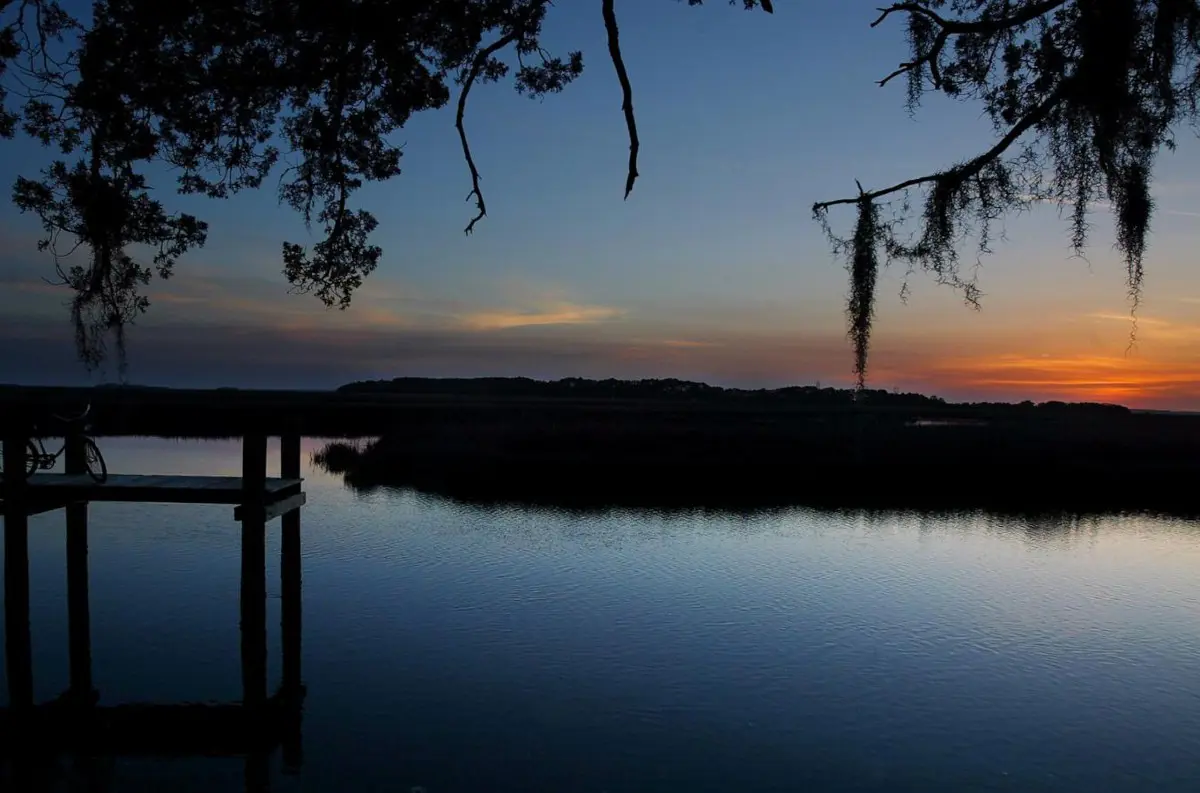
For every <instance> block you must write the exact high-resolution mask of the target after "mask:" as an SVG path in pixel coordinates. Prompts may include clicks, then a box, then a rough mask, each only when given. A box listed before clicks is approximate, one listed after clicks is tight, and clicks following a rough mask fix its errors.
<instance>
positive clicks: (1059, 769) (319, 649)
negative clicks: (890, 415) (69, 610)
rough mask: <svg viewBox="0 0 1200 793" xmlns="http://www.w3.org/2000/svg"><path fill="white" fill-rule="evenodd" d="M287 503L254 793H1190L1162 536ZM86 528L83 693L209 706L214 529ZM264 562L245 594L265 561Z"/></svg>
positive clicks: (233, 553)
mask: <svg viewBox="0 0 1200 793" xmlns="http://www.w3.org/2000/svg"><path fill="white" fill-rule="evenodd" d="M110 446H112V447H113V450H112V454H111V455H110V454H109V448H110ZM309 448H310V449H314V450H315V449H316V448H319V444H315V445H314V444H310V445H309ZM105 453H106V456H108V457H109V458H110V461H111V462H112V463H113V466H114V470H120V469H118V468H116V466H122V467H124V466H125V465H128V466H129V468H128V469H127V470H147V468H148V466H149V465H150V464H151V463H150V462H147V461H146V460H144V459H141V458H139V455H145V454H152V453H153V454H160V455H162V458H161V459H159V460H157V461H155V462H154V463H153V464H154V465H155V467H156V468H159V469H162V470H172V469H175V470H180V469H184V470H186V469H187V467H188V465H190V463H189V462H188V458H187V456H186V454H185V453H184V451H183V450H182V449H181V448H180V447H178V446H175V445H171V446H167V447H165V448H163V449H161V450H160V451H158V452H154V451H153V449H152V448H151V445H150V444H144V445H143V446H141V447H138V448H133V447H125V448H122V447H121V446H120V444H116V443H113V444H106V446H105ZM205 453H206V454H209V455H212V457H213V458H214V460H215V461H217V462H219V459H217V458H219V457H220V455H221V454H225V455H227V456H230V457H231V458H233V459H236V455H237V454H238V450H237V445H236V444H227V445H225V446H221V445H219V444H211V445H207V446H205ZM305 476H306V477H307V481H306V490H308V492H309V494H310V499H309V504H308V505H307V506H306V507H305V527H306V528H305V534H304V550H303V555H304V575H305V582H304V583H305V593H306V594H305V603H304V606H305V611H304V621H305V624H304V638H305V643H304V672H305V681H306V683H308V685H309V689H310V690H309V694H308V696H307V698H306V700H305V712H304V749H305V754H304V765H303V768H302V770H301V772H300V775H299V776H296V777H285V776H284V775H282V774H280V773H278V771H277V769H278V768H279V764H280V758H279V756H278V753H276V754H274V755H272V756H270V757H269V758H267V762H268V764H269V765H270V769H269V770H270V785H271V789H272V790H277V791H301V790H340V789H351V790H362V791H394V790H401V791H407V790H411V789H413V788H414V787H422V788H424V789H425V790H428V791H429V792H430V793H440V792H441V791H446V792H447V793H451V792H454V793H458V792H462V793H466V792H467V791H482V790H487V791H492V792H493V793H495V792H496V791H500V792H501V793H508V792H509V791H512V793H516V792H517V791H521V792H522V793H524V791H529V790H578V791H587V793H599V792H600V791H610V792H611V793H616V791H639V793H640V792H641V791H649V792H650V793H658V792H659V791H664V793H665V791H677V790H688V791H690V792H699V793H707V792H708V791H727V790H730V789H738V790H754V791H780V792H781V793H782V791H789V792H790V791H794V790H797V789H813V790H830V791H837V792H838V793H841V792H842V791H855V792H856V793H857V792H860V791H879V792H880V793H882V792H883V791H894V790H971V789H975V790H999V791H1021V793H1026V792H1027V791H1055V793H1058V792H1059V791H1061V792H1062V793H1075V791H1079V790H1105V791H1118V792H1119V793H1124V792H1125V791H1129V792H1130V793H1133V792H1134V791H1156V793H1160V792H1166V793H1175V791H1179V792H1180V793H1183V791H1191V790H1194V789H1195V781H1196V780H1197V779H1200V684H1198V683H1197V681H1200V653H1197V651H1196V648H1197V647H1200V620H1198V619H1197V613H1198V612H1197V610H1196V602H1197V601H1196V596H1195V570H1196V568H1197V566H1200V536H1197V534H1196V531H1195V527H1194V524H1192V523H1189V522H1187V521H1183V520H1177V519H1171V518H1164V517H1161V516H1151V515H1125V516H1101V515H1086V516H1077V515H1063V514H1034V515H1022V514H1005V515H997V514H989V513H983V512H960V513H953V512H947V511H941V512H938V511H925V512H920V511H908V512H895V511H893V512H887V511H879V510H876V511H864V510H819V509H806V508H799V507H787V508H784V507H779V508H771V509H759V510H728V509H726V510H718V509H706V508H682V509H680V508H676V509H660V510H638V509H629V508H616V507H608V508H594V509H562V508H557V507H529V506H520V505H514V504H511V503H504V502H501V501H494V502H487V503H482V504H477V505H475V504H468V503H465V502H463V501H459V500H455V499H451V498H446V497H444V496H442V495H438V494H436V493H428V492H419V491H416V490H412V489H406V488H382V487H381V488H376V489H369V490H366V489H355V488H352V487H349V486H347V485H346V483H345V482H344V480H343V477H341V476H331V475H329V474H327V473H326V472H324V471H322V470H320V469H319V468H315V467H310V468H309V469H307V470H306V471H305ZM58 520H59V522H57V523H55V522H54V521H53V520H51V519H49V518H47V519H45V520H42V516H39V517H38V518H35V519H34V522H31V532H30V557H31V569H32V575H31V581H32V587H33V597H32V603H33V606H32V607H33V611H34V626H35V635H34V650H35V654H36V659H35V661H36V663H37V667H36V668H37V669H38V670H39V671H38V676H37V678H36V680H35V682H37V683H38V684H39V685H42V686H44V688H43V689H42V694H41V695H39V696H41V697H42V698H45V697H47V696H53V695H54V694H55V693H56V692H57V690H60V688H55V685H58V684H60V683H65V682H66V680H67V678H68V675H69V669H68V667H67V665H66V663H65V659H66V657H67V653H66V646H67V641H68V636H67V631H66V630H65V626H64V625H63V623H64V615H65V613H66V611H65V609H66V598H65V591H64V582H63V580H62V566H63V553H64V550H65V549H64V547H63V533H62V524H61V518H60V519H58ZM91 520H92V525H91V526H90V530H91V551H92V557H91V570H92V577H93V582H92V583H93V591H94V598H93V602H92V623H93V631H94V642H95V648H94V657H95V664H96V669H95V676H96V681H97V682H96V685H97V687H98V688H100V689H101V690H103V691H104V692H105V693H106V695H108V694H111V696H112V698H113V700H114V701H125V700H138V699H152V700H155V701H159V700H161V701H179V700H182V699H186V698H189V697H195V696H196V695H197V694H198V693H199V694H201V695H210V694H211V696H212V697H213V698H216V699H230V698H232V696H233V694H234V692H236V691H237V689H238V686H239V685H240V677H239V669H238V664H237V660H238V655H237V649H236V648H237V641H238V629H237V624H236V615H237V613H238V601H237V596H236V591H237V574H238V570H237V561H236V560H237V550H238V547H239V542H240V537H239V535H238V532H237V529H236V526H233V525H231V524H230V521H229V516H228V513H227V512H226V511H223V510H221V511H213V512H209V511H205V510H203V509H199V508H197V509H189V508H182V507H181V508H167V507H162V508H159V507H155V508H154V509H153V510H150V509H147V510H137V509H132V508H128V509H127V508H124V507H121V506H120V505H108V506H107V507H106V508H104V509H101V508H100V507H99V506H97V507H95V508H94V510H93V514H92V518H91ZM39 521H40V522H39ZM267 541H268V559H269V560H272V561H271V563H272V565H274V564H275V561H274V560H278V559H279V558H280V556H281V553H282V547H281V545H282V541H281V538H280V537H279V536H278V532H270V531H269V532H268V537H267ZM269 581H271V582H280V577H279V575H278V572H277V570H276V569H275V568H274V567H272V569H271V571H270V576H269ZM281 592H282V589H281V585H277V584H275V583H272V585H271V589H270V591H269V593H268V594H269V599H268V603H269V604H270V607H271V609H272V613H271V619H270V624H271V625H272V626H275V625H278V624H279V617H280V615H279V608H278V606H279V600H280V597H279V596H280V595H281ZM39 626H45V627H44V628H41V632H40V633H39V632H38V630H39ZM272 630H273V629H272ZM272 642H273V643H272V650H271V654H270V655H269V656H268V661H269V662H270V663H271V664H272V667H271V675H272V679H273V680H280V679H281V677H282V668H281V666H280V665H279V663H278V661H279V660H280V658H279V652H278V651H277V650H276V649H275V648H276V647H277V642H278V637H277V636H273V638H272ZM60 765H61V766H62V767H63V768H65V769H66V770H67V771H69V770H70V769H69V766H67V765H66V764H65V763H62V764H60ZM256 768H257V767H256V766H253V765H250V764H247V763H246V762H245V758H209V759H194V758H193V759H188V758H144V759H136V760H135V759H131V758H126V757H122V758H120V759H119V760H117V761H115V763H113V764H112V765H111V767H110V768H109V770H108V771H107V772H106V773H108V776H109V778H110V782H109V784H110V785H111V789H112V790H113V791H114V792H117V791H126V790H156V789H172V790H179V791H190V790H197V791H199V790H206V791H207V790H222V791H240V790H243V789H244V788H245V786H246V784H247V779H246V775H247V774H248V773H249V775H250V777H251V778H252V779H251V781H253V779H254V778H257V777H255V776H254V775H255V774H256V773H257V771H256V770H255V769H256ZM64 773H65V772H64ZM97 773H100V772H99V771H97ZM78 774H79V775H80V776H82V775H83V771H79V772H78ZM102 775H103V774H101V776H102ZM58 784H59V787H57V788H54V789H64V790H65V789H70V788H68V787H67V786H66V783H63V782H61V780H60V783H58ZM14 789H19V788H14ZM78 789H86V788H78ZM98 789H99V788H98Z"/></svg>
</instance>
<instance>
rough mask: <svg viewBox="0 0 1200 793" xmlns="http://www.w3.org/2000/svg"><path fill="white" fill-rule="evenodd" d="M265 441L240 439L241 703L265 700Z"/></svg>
mask: <svg viewBox="0 0 1200 793" xmlns="http://www.w3.org/2000/svg"><path fill="white" fill-rule="evenodd" d="M266 481H267V438H266V436H265V435H258V434H255V435H246V436H245V437H243V438H242V506H243V509H244V512H243V514H242V587H241V612H242V615H241V616H242V619H241V630H242V702H243V703H244V704H245V705H247V706H249V707H259V706H261V705H263V704H265V703H266V701H267V548H266V542H267V540H266V506H265V503H264V502H265V495H266Z"/></svg>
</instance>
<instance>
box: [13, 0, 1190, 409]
mask: <svg viewBox="0 0 1200 793" xmlns="http://www.w3.org/2000/svg"><path fill="white" fill-rule="evenodd" d="M876 5H877V3H875V2H867V1H865V0H864V1H860V0H809V1H808V2H805V3H798V2H795V1H794V0H793V1H792V2H788V0H782V2H778V3H776V6H777V8H776V13H775V14H774V15H768V14H765V13H762V12H761V11H758V12H746V11H743V10H741V8H740V7H738V8H731V7H728V6H726V5H725V3H724V2H720V0H711V2H710V3H709V4H708V5H706V6H704V7H701V8H689V7H687V6H686V4H684V3H682V2H675V0H636V1H634V0H625V1H624V2H620V3H618V13H619V17H620V19H621V23H622V43H623V48H624V51H625V57H626V61H627V65H628V67H629V71H630V75H631V79H632V81H633V85H634V92H635V107H636V109H637V115H638V122H639V130H640V132H641V137H642V156H641V174H642V176H641V179H640V180H639V181H638V184H637V187H636V189H635V190H634V193H633V195H632V196H631V197H630V199H629V200H628V201H624V202H623V201H622V200H621V195H622V190H623V186H624V174H625V170H624V169H625V162H626V156H627V140H626V137H625V129H624V122H623V119H622V116H621V112H620V102H621V98H620V92H619V88H618V85H617V82H616V79H615V76H614V74H613V70H612V66H611V64H610V63H609V61H608V58H607V53H606V49H605V38H604V28H603V24H602V21H601V18H600V3H599V2H598V0H562V2H560V3H559V4H558V7H557V8H555V9H552V11H551V13H550V15H549V18H548V22H547V30H546V36H545V44H546V45H547V46H548V47H549V48H550V49H553V50H556V51H565V50H568V49H575V48H579V49H582V50H583V51H584V56H585V64H586V68H585V73H584V75H583V77H582V78H580V80H579V81H578V82H577V83H576V84H574V85H572V86H571V87H570V88H569V89H568V90H567V91H566V92H565V93H563V94H562V95H559V96H551V97H548V98H546V99H545V100H541V101H531V100H529V99H527V98H524V97H521V96H518V95H516V94H515V93H514V92H513V91H512V90H511V89H510V88H509V87H508V86H507V85H505V84H498V85H489V86H479V87H477V89H476V90H475V91H474V92H473V93H472V102H471V105H470V107H469V109H468V124H469V130H470V132H471V137H472V144H473V149H474V153H475V157H476V160H477V162H478V164H479V167H480V169H481V171H482V173H483V187H484V191H485V194H486V197H487V201H488V208H489V215H488V217H487V218H486V219H485V220H484V221H483V222H481V223H480V224H479V226H478V227H477V230H476V232H475V234H474V235H472V236H470V237H466V236H464V235H463V233H462V229H463V226H464V225H465V224H466V222H467V221H468V220H469V218H470V215H471V205H469V204H467V203H464V200H463V199H464V197H465V196H466V194H467V191H468V189H469V186H470V185H469V180H468V174H467V169H466V166H465V164H464V163H463V160H462V157H461V153H460V151H459V144H458V140H457V137H456V135H455V132H454V128H453V114H452V112H451V109H449V108H448V109H446V110H443V111H439V112H435V113H428V114H425V115H422V116H420V117H418V118H416V119H415V120H414V121H413V122H412V123H410V125H409V126H408V128H407V129H405V130H404V131H403V132H402V133H401V135H400V136H399V138H398V139H399V140H401V141H403V142H404V144H405V149H404V151H405V157H404V161H403V165H404V174H403V175H402V176H401V177H399V178H398V179H396V180H393V181H392V182H389V183H385V184H380V185H371V186H368V187H367V188H366V189H364V190H362V191H361V193H360V194H359V198H358V201H359V203H360V205H362V206H364V207H367V208H369V209H371V210H372V211H373V212H374V213H375V214H376V215H377V216H378V217H379V219H380V229H379V231H378V232H377V234H376V239H377V241H378V243H379V244H380V245H382V247H383V248H384V251H385V254H384V260H383V262H382V264H381V266H380V269H379V270H378V271H377V272H376V273H375V274H374V275H372V276H371V278H370V279H369V280H368V283H367V285H366V286H365V287H364V288H363V289H362V290H361V292H360V293H359V294H358V295H357V296H356V298H355V301H354V304H353V306H352V307H351V308H350V309H349V310H348V311H346V312H338V311H328V310H326V309H324V308H323V307H322V306H321V305H320V304H319V303H318V302H317V301H316V300H315V299H314V298H312V297H308V296H303V295H291V294H289V293H288V291H287V285H286V283H285V281H284V280H283V277H282V275H281V273H280V268H281V263H280V254H279V251H280V243H281V241H282V240H284V239H288V240H291V241H297V242H304V241H306V240H309V239H311V238H310V237H309V235H308V234H307V232H306V231H305V229H304V227H303V224H302V223H301V222H300V220H299V219H298V218H297V217H295V216H294V215H293V214H292V213H291V211H290V210H287V209H284V208H281V207H279V206H278V205H277V202H276V197H275V194H274V192H273V190H271V189H266V190H264V191H262V192H260V193H257V194H250V195H243V196H239V197H237V198H235V199H232V200H229V201H225V202H213V201H207V200H201V199H183V198H174V197H171V198H170V199H169V201H168V204H169V206H171V207H175V208H178V209H184V210H187V211H193V212H196V213H197V214H199V215H200V216H201V217H203V218H204V219H206V220H208V221H209V222H210V237H209V243H208V245H207V246H206V247H205V248H204V249H202V250H199V251H196V252H194V253H191V254H188V255H187V256H186V257H185V258H184V259H183V260H182V261H181V263H180V266H179V268H178V276H177V277H176V278H173V279H172V280H171V281H169V282H166V283H157V284H155V285H154V286H153V287H152V288H151V290H150V292H151V295H152V299H153V303H154V304H153V305H152V307H151V309H150V313H149V314H148V315H147V316H146V317H145V318H144V319H143V320H142V321H140V322H139V324H138V326H137V327H136V328H134V329H133V330H132V333H131V342H130V368H129V373H128V378H129V380H131V381H133V382H139V383H152V384H168V385H189V386H197V385H240V386H248V387H249V386H266V387H297V386H303V387H326V386H334V385H337V384H339V383H341V382H344V381H345V380H348V379H355V378H364V377H391V376H396V375H456V376H472V375H528V376H533V377H561V376H576V375H577V376H591V377H605V376H617V377H642V376H678V377H688V378H694V379H702V380H707V381H710V382H715V383H721V384H731V385H747V386H758V385H782V384H787V383H812V382H814V381H820V382H822V383H828V384H848V383H849V382H850V380H851V367H852V356H851V350H850V347H849V345H848V343H847V342H846V339H845V326H844V317H843V308H844V300H845V295H846V292H847V287H846V273H845V270H844V266H843V263H842V262H840V261H838V260H835V259H834V258H833V257H832V256H831V254H830V252H829V249H828V247H827V245H826V242H825V240H824V238H823V236H822V235H821V232H820V229H819V228H818V227H817V226H816V224H814V223H813V221H812V220H811V218H810V213H809V207H810V205H811V204H812V202H813V201H814V200H819V199H827V198H835V197H842V196H845V195H850V194H852V193H853V191H854V179H856V178H857V179H860V180H862V182H863V184H864V185H866V186H868V187H871V186H881V185H884V184H887V183H891V182H893V181H897V180H900V179H904V178H907V177H910V176H914V175H917V174H918V173H924V172H926V171H928V170H931V169H934V168H937V167H939V166H944V165H946V164H948V163H949V162H951V161H952V160H955V159H958V158H961V157H966V156H969V155H971V154H973V153H976V152H977V151H978V150H980V149H982V148H984V147H986V146H987V145H989V142H990V141H991V140H992V133H991V130H990V127H989V126H988V124H987V122H986V121H985V120H984V119H983V118H981V117H980V109H979V108H978V107H976V106H971V105H961V104H954V103H950V102H947V101H945V100H939V99H938V98H931V99H930V100H929V102H928V103H927V105H926V106H925V108H924V110H923V111H921V112H920V113H919V115H918V116H917V117H916V118H911V117H910V116H909V115H908V113H907V112H906V110H905V108H904V101H903V100H904V87H903V85H902V84H900V82H897V83H895V84H892V85H889V86H888V87H887V88H883V89H881V88H879V87H878V86H877V84H876V81H877V80H878V79H879V78H880V77H881V76H883V75H885V74H887V73H888V72H890V71H891V70H892V69H894V68H895V66H896V65H897V64H898V63H899V62H900V61H902V60H903V59H904V57H905V54H906V52H905V44H904V38H903V34H902V28H901V25H900V24H899V20H896V22H897V24H886V25H884V26H881V27H880V28H876V29H874V30H872V29H870V28H869V27H868V25H869V23H870V22H871V21H872V20H873V19H874V18H875V16H876V12H875V7H876ZM1180 143H1181V145H1180V147H1179V149H1178V151H1176V152H1175V153H1170V154H1167V153H1164V154H1163V157H1162V160H1161V161H1160V168H1159V173H1158V183H1157V187H1156V194H1157V198H1158V203H1159V207H1160V212H1159V214H1158V216H1157V217H1156V219H1155V224H1154V236H1153V239H1152V242H1151V249H1150V253H1149V256H1148V261H1147V271H1148V275H1147V280H1146V289H1145V300H1144V307H1143V310H1142V317H1143V319H1142V322H1141V325H1140V331H1139V340H1138V343H1137V345H1136V347H1135V348H1134V349H1132V350H1129V351H1127V349H1126V348H1127V344H1128V334H1129V323H1128V304H1127V303H1126V300H1125V291H1124V287H1123V277H1124V276H1123V266H1122V264H1121V262H1120V260H1119V258H1118V257H1117V256H1116V255H1115V254H1114V252H1113V251H1112V234H1111V230H1110V226H1111V224H1110V223H1109V221H1108V218H1107V216H1106V213H1105V211H1104V210H1103V209H1098V210H1097V218H1096V233H1095V236H1094V239H1093V246H1092V249H1091V252H1090V254H1089V259H1090V261H1082V260H1079V259H1073V258H1071V256H1070V251H1069V249H1068V242H1069V230H1068V228H1067V227H1066V225H1065V224H1064V223H1062V222H1061V221H1060V220H1059V219H1058V217H1057V210H1056V209H1054V208H1052V207H1046V208H1042V209H1038V210H1036V211H1034V212H1031V213H1028V214H1026V215H1022V216H1020V217H1016V218H1012V219H1010V221H1009V222H1008V223H1007V224H1006V229H1007V233H1008V237H1009V239H1008V241H1007V242H1005V243H1003V244H999V245H998V246H997V252H996V254H995V255H994V256H991V257H989V258H988V259H987V260H986V261H985V263H984V266H983V269H982V270H981V271H980V275H979V279H980V285H981V287H982V289H983V291H984V293H985V298H984V303H983V309H982V311H978V312H976V311H972V310H969V309H967V308H965V307H964V306H963V305H962V302H961V300H960V299H959V298H958V296H956V295H955V294H954V293H952V292H950V291H949V290H948V289H946V288H944V287H939V286H936V285H934V284H933V283H932V282H931V281H930V280H928V279H927V278H925V277H923V276H917V277H915V278H914V279H913V281H912V290H913V294H912V298H911V299H910V300H909V302H908V304H907V305H903V304H902V303H901V301H900V299H899V296H898V292H899V289H900V284H901V277H902V275H903V273H902V272H888V273H887V274H886V275H885V277H884V278H883V279H882V282H881V291H880V299H879V320H878V323H877V326H876V335H875V340H876V341H875V354H874V357H873V366H874V369H873V374H872V381H873V384H874V385H876V386H879V387H887V388H892V387H898V388H902V389H914V390H922V391H926V392H933V393H938V394H942V395H945V396H949V397H957V398H978V397H982V396H988V397H995V398H1004V399H1013V398H1017V399H1022V398H1026V397H1028V398H1034V399H1044V398H1051V397H1059V398H1102V399H1114V400H1117V401H1123V402H1126V403H1131V404H1143V405H1148V406H1170V407H1178V408H1197V407H1200V321H1197V318H1196V311H1197V309H1198V308H1200V278H1198V277H1197V276H1196V275H1195V268H1194V261H1195V253H1194V251H1195V250H1198V249H1200V245H1197V243H1198V242H1200V239H1198V235H1200V169H1198V168H1197V165H1198V164H1200V146H1197V145H1196V143H1195V141H1194V140H1193V138H1192V136H1191V133H1190V131H1182V132H1181V141H1180ZM47 158H48V153H47V152H45V151H43V150H40V149H39V148H38V147H37V146H36V145H33V144H30V143H29V142H27V141H20V142H12V143H4V144H3V145H2V146H0V181H3V182H4V183H8V184H11V182H12V180H13V179H14V178H15V176H16V175H17V174H18V173H25V174H30V173H32V172H33V171H35V170H36V168H37V167H39V166H40V164H41V163H42V162H44V161H45V160H46V159H47ZM273 183H274V180H273V179H272V180H271V182H270V184H273ZM161 185H162V188H163V191H164V192H166V190H167V189H168V188H169V183H168V182H167V181H165V180H164V181H162V182H161ZM851 214H852V210H846V211H843V212H841V213H835V214H834V215H833V219H834V222H835V224H837V225H838V226H839V227H841V228H843V229H844V228H847V227H848V225H849V224H850V223H852V221H853V218H852V216H851ZM37 232H38V228H37V225H36V221H35V220H34V219H33V218H30V217H25V216H21V215H19V214H18V213H17V212H16V211H15V210H13V209H11V208H10V209H7V210H3V212H2V214H0V234H2V235H3V243H4V244H3V248H2V249H0V250H2V251H3V253H0V256H3V259H2V260H0V280H3V281H4V288H3V290H2V291H0V301H2V302H0V363H2V368H0V381H9V382H55V383H59V382H62V383H66V382H80V383H82V382H97V381H102V380H105V379H108V380H112V379H114V378H115V376H116V375H115V373H114V372H112V371H109V372H107V373H105V372H101V373H97V374H95V375H90V376H89V375H88V374H87V373H86V372H85V371H84V370H83V368H82V366H80V365H79V364H77V363H75V361H74V358H73V354H72V348H71V332H70V327H69V325H68V322H67V314H66V311H65V309H64V308H63V307H62V302H63V300H64V299H65V297H66V295H65V294H63V293H62V292H61V291H57V290H54V289H52V288H50V287H48V286H46V285H44V284H42V283H41V282H39V281H38V277H39V275H41V274H45V273H47V272H48V270H49V268H50V267H51V263H50V261H49V260H48V259H47V258H46V257H43V256H41V255H40V254H38V253H37V252H36V250H35V247H34V244H35V240H36V236H37ZM312 241H315V240H312Z"/></svg>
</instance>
